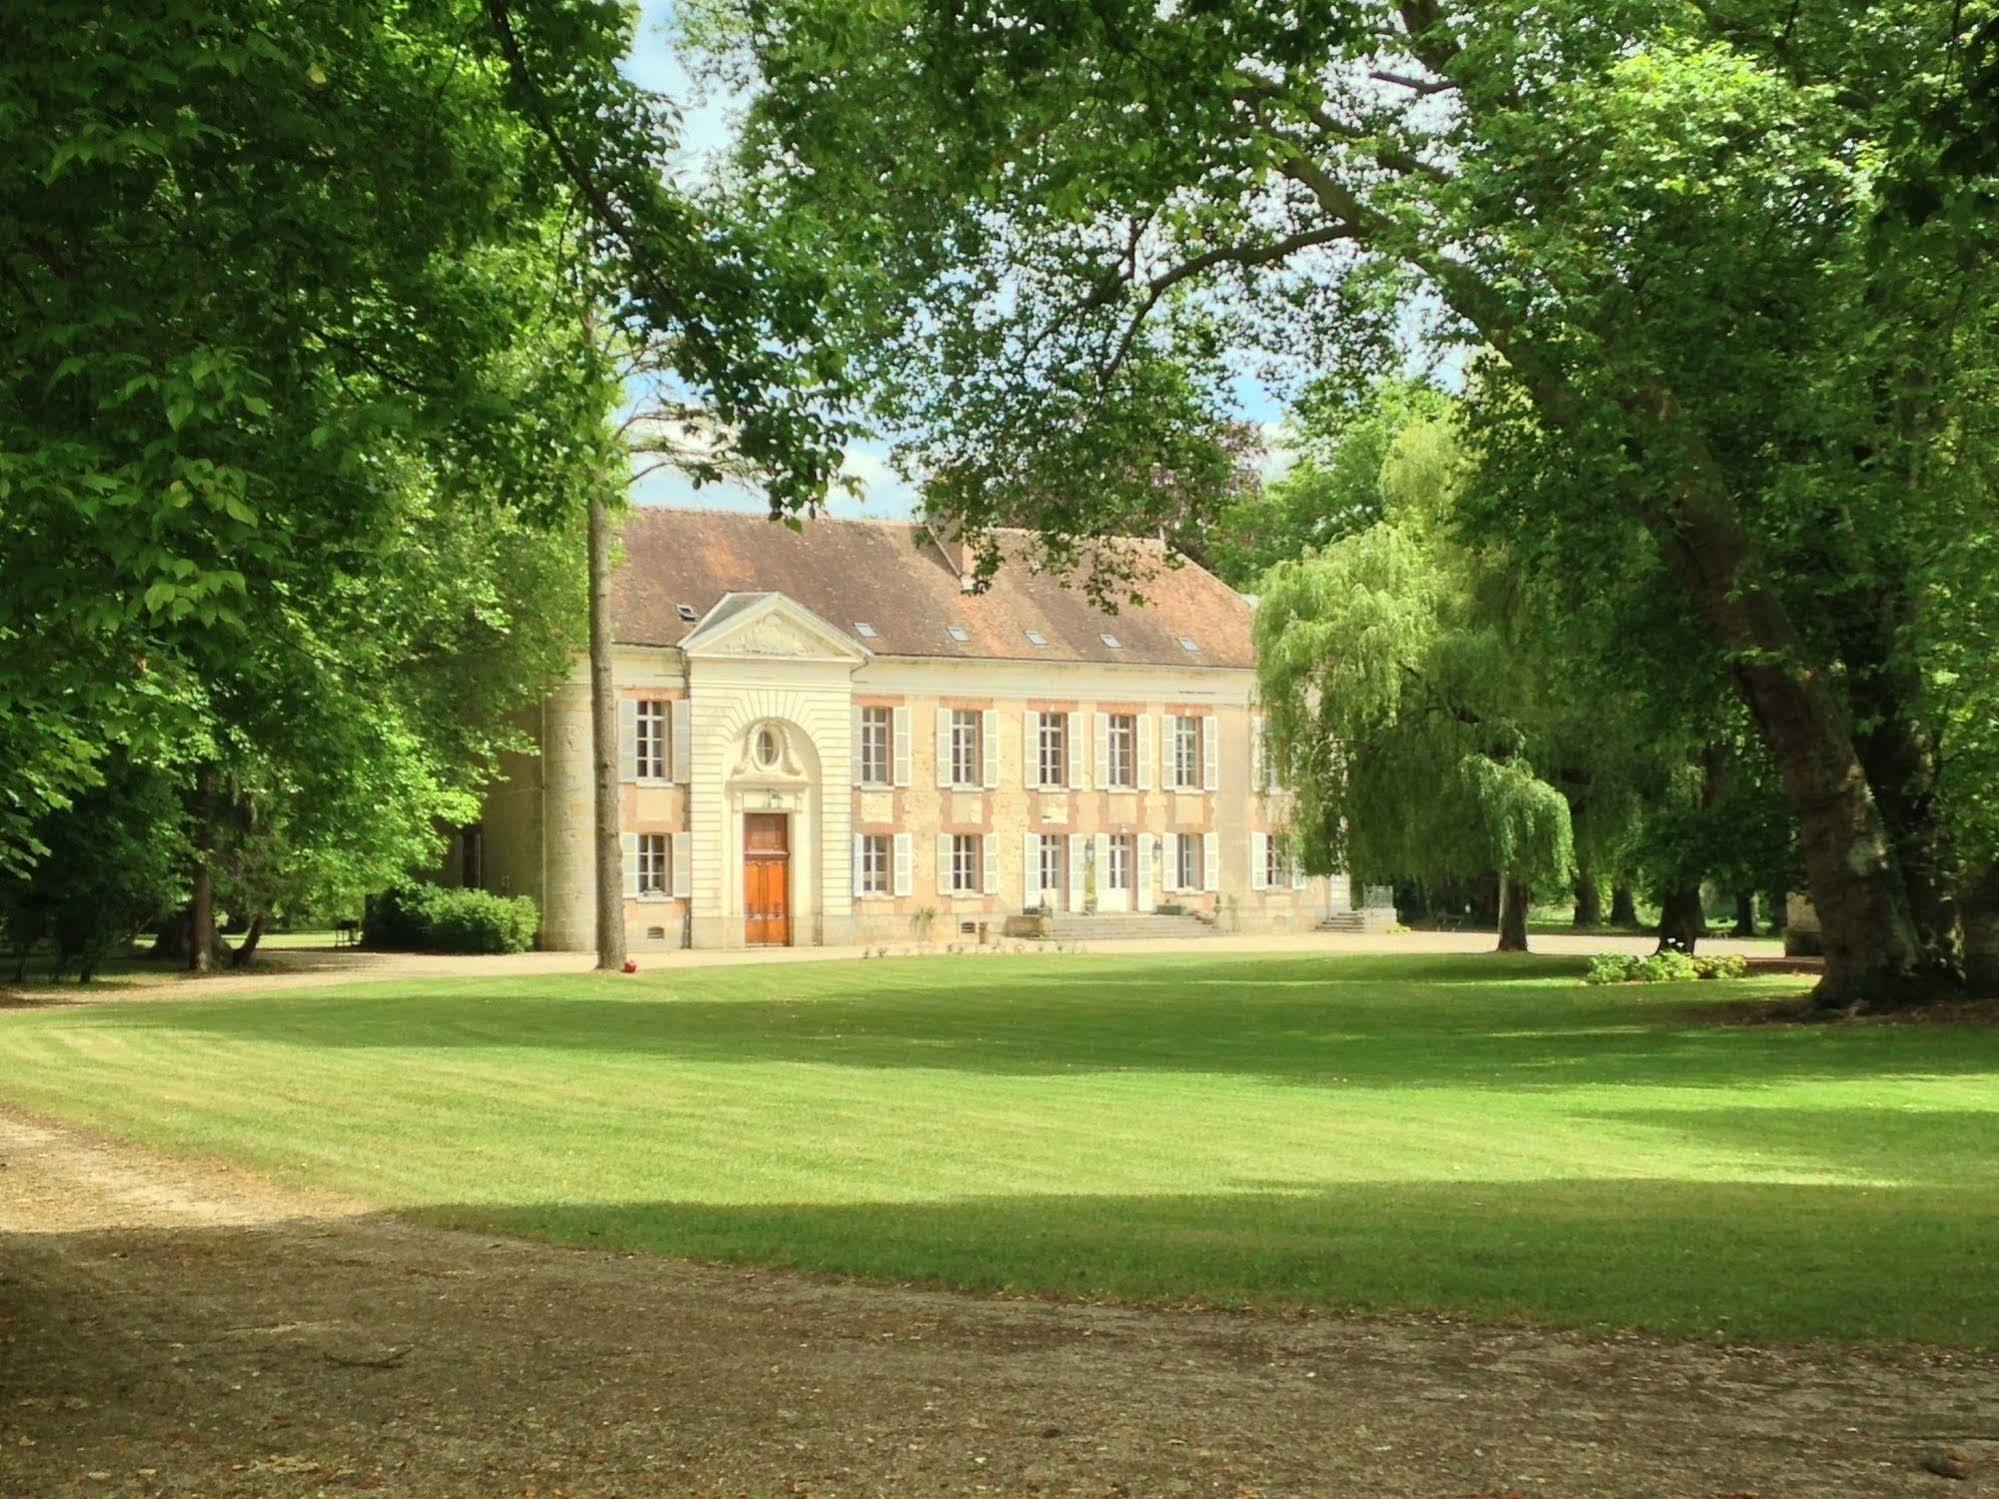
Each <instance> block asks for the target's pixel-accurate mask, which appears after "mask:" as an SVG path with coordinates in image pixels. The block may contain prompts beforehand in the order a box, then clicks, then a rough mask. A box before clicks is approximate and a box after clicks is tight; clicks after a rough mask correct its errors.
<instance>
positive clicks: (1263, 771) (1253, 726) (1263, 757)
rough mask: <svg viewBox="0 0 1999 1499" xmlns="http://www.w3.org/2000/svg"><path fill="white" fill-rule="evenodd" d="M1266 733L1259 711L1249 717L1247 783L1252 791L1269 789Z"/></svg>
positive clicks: (1268, 759)
mask: <svg viewBox="0 0 1999 1499" xmlns="http://www.w3.org/2000/svg"><path fill="white" fill-rule="evenodd" d="M1267 733H1268V730H1267V729H1266V728H1265V727H1264V720H1263V715H1262V714H1261V713H1259V714H1257V715H1256V716H1255V717H1254V718H1252V719H1250V721H1249V784H1250V789H1251V790H1252V791H1268V790H1269V789H1270V746H1269V742H1268V740H1267V739H1266V737H1265V736H1266V734H1267Z"/></svg>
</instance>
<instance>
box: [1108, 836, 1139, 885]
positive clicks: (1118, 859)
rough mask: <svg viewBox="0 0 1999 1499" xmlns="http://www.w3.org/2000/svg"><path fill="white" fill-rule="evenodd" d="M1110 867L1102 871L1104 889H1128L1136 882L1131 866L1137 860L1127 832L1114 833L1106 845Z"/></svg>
mask: <svg viewBox="0 0 1999 1499" xmlns="http://www.w3.org/2000/svg"><path fill="white" fill-rule="evenodd" d="M1107 847H1108V852H1109V855H1110V867H1109V868H1108V869H1106V870H1105V871H1104V888H1105V889H1106V890H1129V889H1131V887H1132V886H1133V884H1134V883H1136V882H1135V881H1134V880H1133V878H1132V866H1133V865H1134V864H1135V863H1136V862H1137V858H1136V855H1135V854H1134V853H1133V851H1132V836H1131V834H1129V833H1114V834H1112V835H1111V838H1110V842H1109V844H1108V845H1107Z"/></svg>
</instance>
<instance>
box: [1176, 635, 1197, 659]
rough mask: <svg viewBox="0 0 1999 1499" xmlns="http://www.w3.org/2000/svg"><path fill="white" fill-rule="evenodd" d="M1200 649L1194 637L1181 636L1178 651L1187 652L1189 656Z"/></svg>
mask: <svg viewBox="0 0 1999 1499" xmlns="http://www.w3.org/2000/svg"><path fill="white" fill-rule="evenodd" d="M1200 648H1201V647H1200V646H1199V645H1198V644H1197V643H1196V642H1195V640H1194V637H1193V636H1192V635H1182V636H1181V637H1180V649H1181V650H1183V651H1185V652H1187V653H1188V654H1189V655H1192V654H1194V653H1195V652H1196V651H1198V650H1200Z"/></svg>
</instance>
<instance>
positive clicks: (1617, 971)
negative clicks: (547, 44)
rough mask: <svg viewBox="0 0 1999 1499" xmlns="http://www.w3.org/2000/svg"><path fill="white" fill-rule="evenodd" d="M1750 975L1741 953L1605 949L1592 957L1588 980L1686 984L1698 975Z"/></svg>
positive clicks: (1746, 961)
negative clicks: (1611, 950)
mask: <svg viewBox="0 0 1999 1499" xmlns="http://www.w3.org/2000/svg"><path fill="white" fill-rule="evenodd" d="M1748 976H1749V960H1748V959H1747V958H1745V957H1743V956H1742V955H1741V954H1739V953H1723V954H1711V953H1710V954H1702V955H1701V956H1699V957H1694V956H1691V955H1689V954H1687V953H1683V952H1674V951H1670V950H1669V951H1666V952H1657V953H1648V954H1646V955H1644V956H1642V957H1641V956H1640V955H1638V954H1637V953H1604V954H1602V955H1601V956H1599V957H1595V958H1592V959H1590V965H1589V970H1588V971H1587V972H1586V973H1585V974H1584V975H1583V982H1584V983H1585V984H1684V983H1689V982H1691V981H1693V980H1695V979H1740V978H1747V977H1748Z"/></svg>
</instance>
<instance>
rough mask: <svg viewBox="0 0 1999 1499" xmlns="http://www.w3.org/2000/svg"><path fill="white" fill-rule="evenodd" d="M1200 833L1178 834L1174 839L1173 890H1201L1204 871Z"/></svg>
mask: <svg viewBox="0 0 1999 1499" xmlns="http://www.w3.org/2000/svg"><path fill="white" fill-rule="evenodd" d="M1201 861H1202V848H1201V835H1200V834H1199V833H1176V834H1175V835H1174V837H1173V888H1174V889H1176V890H1199V889H1200V888H1201V884H1202V879H1201V876H1202V874H1203V870H1202V867H1201Z"/></svg>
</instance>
